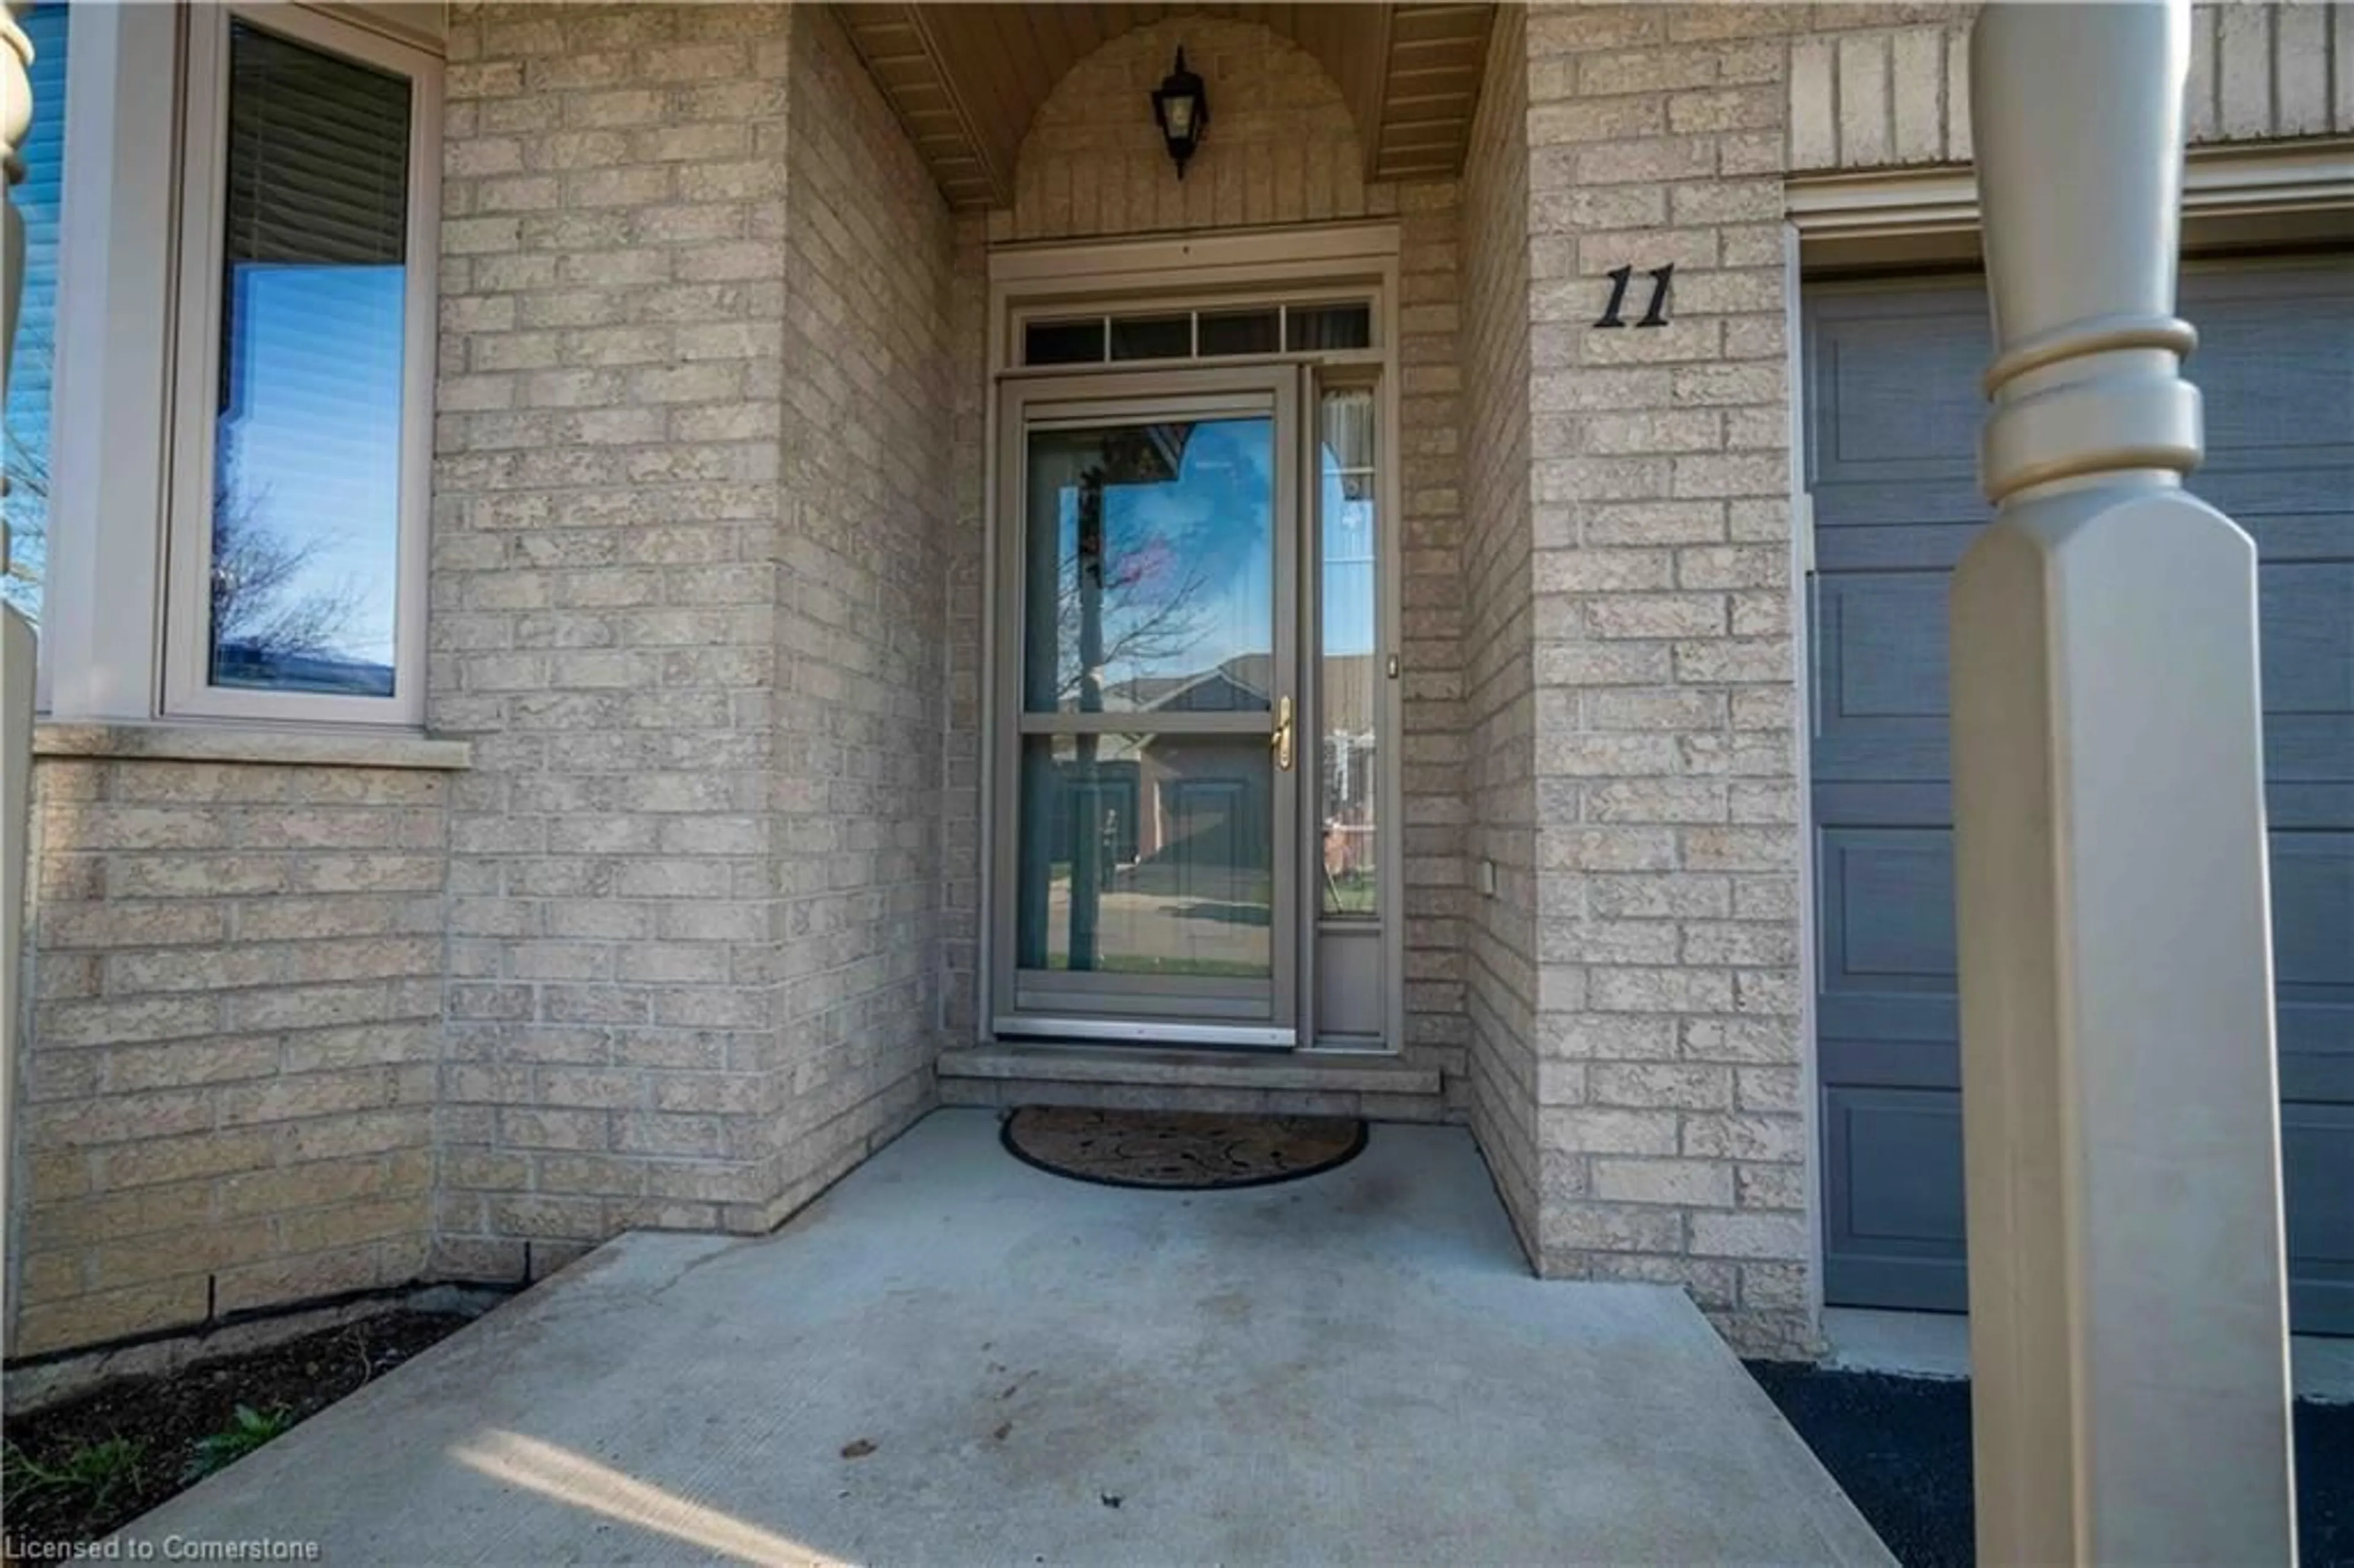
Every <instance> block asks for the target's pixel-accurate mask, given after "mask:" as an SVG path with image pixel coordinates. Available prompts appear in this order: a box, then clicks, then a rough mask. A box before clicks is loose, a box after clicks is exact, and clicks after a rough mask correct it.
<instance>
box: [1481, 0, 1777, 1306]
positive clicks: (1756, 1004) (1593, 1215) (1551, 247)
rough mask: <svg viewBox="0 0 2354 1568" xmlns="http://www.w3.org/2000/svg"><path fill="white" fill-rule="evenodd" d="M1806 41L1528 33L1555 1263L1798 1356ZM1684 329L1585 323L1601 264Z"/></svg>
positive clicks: (1737, 10)
mask: <svg viewBox="0 0 2354 1568" xmlns="http://www.w3.org/2000/svg"><path fill="white" fill-rule="evenodd" d="M1790 25H1791V23H1790V18H1789V17H1788V16H1787V15H1785V14H1783V13H1781V12H1777V11H1776V10H1774V9H1772V8H1768V7H1752V6H1661V7H1642V8H1628V7H1610V8H1573V7H1554V6H1547V7H1543V8H1539V9H1536V10H1534V11H1532V13H1531V15H1530V16H1529V23H1528V28H1529V32H1528V38H1529V46H1528V53H1529V60H1528V80H1529V97H1530V108H1529V122H1528V125H1529V142H1530V154H1529V165H1530V179H1529V183H1530V193H1529V222H1530V229H1531V238H1530V270H1531V274H1532V311H1531V325H1530V329H1529V347H1530V355H1531V361H1532V391H1531V402H1532V411H1533V412H1532V421H1533V423H1532V438H1533V439H1532V450H1531V458H1532V469H1531V481H1532V487H1533V492H1532V493H1533V512H1534V528H1533V544H1534V564H1533V569H1534V575H1535V580H1536V585H1537V593H1536V620H1535V637H1534V640H1535V665H1536V680H1535V684H1536V693H1535V705H1536V715H1537V728H1536V740H1535V774H1536V829H1537V863H1538V864H1539V865H1540V866H1541V867H1542V868H1543V871H1542V873H1541V875H1542V878H1543V883H1544V886H1543V890H1542V892H1541V895H1540V907H1541V910H1542V918H1541V924H1540V931H1539V938H1538V940H1539V946H1540V951H1541V954H1542V956H1543V963H1542V965H1541V968H1540V975H1539V980H1538V988H1539V991H1538V994H1539V998H1540V1004H1541V1005H1540V1014H1539V1018H1538V1022H1537V1028H1536V1034H1535V1040H1536V1049H1537V1053H1538V1055H1539V1058H1540V1059H1539V1063H1538V1068H1537V1081H1538V1086H1539V1092H1538V1097H1537V1100H1538V1108H1537V1121H1538V1140H1539V1145H1540V1149H1541V1150H1542V1155H1541V1158H1542V1161H1543V1171H1542V1176H1541V1186H1542V1188H1543V1193H1544V1199H1543V1206H1542V1210H1541V1214H1540V1221H1539V1224H1538V1255H1539V1264H1540V1266H1541V1267H1542V1268H1543V1271H1544V1272H1545V1273H1547V1274H1550V1275H1558V1276H1566V1277H1591V1278H1598V1279H1637V1280H1665V1281H1671V1282H1674V1283H1678V1284H1681V1285H1684V1286H1686V1287H1689V1288H1690V1289H1691V1291H1692V1293H1693V1295H1694V1296H1695V1297H1696V1298H1698V1299H1699V1301H1700V1302H1701V1303H1702V1306H1703V1307H1704V1308H1708V1309H1709V1310H1710V1311H1712V1313H1714V1314H1716V1315H1717V1316H1718V1317H1719V1318H1720V1319H1721V1320H1722V1321H1723V1322H1724V1323H1725V1324H1726V1325H1727V1327H1728V1328H1729V1329H1730V1330H1732V1331H1733V1333H1734V1338H1735V1340H1737V1342H1739V1343H1740V1344H1741V1345H1742V1346H1743V1347H1744V1348H1745V1349H1751V1350H1773V1349H1797V1348H1800V1347H1802V1346H1803V1345H1804V1344H1805V1343H1806V1342H1807V1341H1808V1339H1809V1338H1810V1336H1811V1335H1812V1333H1813V1327H1812V1315H1811V1312H1810V1311H1809V1309H1808V1302H1809V1282H1808V1268H1809V1266H1810V1263H1809V1260H1810V1259H1811V1257H1812V1255H1813V1244H1812V1238H1811V1234H1810V1233H1809V1231H1808V1215H1807V1212H1806V1198H1805V1174H1806V1168H1807V1160H1808V1119H1807V1116H1806V1113H1805V1108H1804V1107H1803V1105H1802V1102H1801V1097H1800V1092H1799V1085H1800V1045H1799V1030H1798V1020H1799V1007H1800V976H1799V972H1798V968H1797V900H1798V896H1799V889H1798V876H1797V871H1798V843H1797V786H1796V782H1795V779H1796V767H1797V730H1796V723H1797V704H1796V697H1797V693H1796V689H1795V686H1794V683H1793V679H1792V665H1791V634H1790V633H1791V602H1792V599H1791V581H1792V579H1791V552H1790V546H1789V503H1788V495H1789V454H1788V451H1787V446H1788V426H1787V387H1786V385H1785V382H1786V379H1787V377H1786V372H1785V358H1784V356H1785V354H1786V351H1787V344H1786V342H1785V334H1784V327H1783V313H1784V301H1783V273H1782V230H1781V219H1782V215H1783V205H1782V201H1783V198H1782V179H1781V168H1782V164H1783V147H1784V133H1785V127H1784V123H1783V121H1784V115H1785V110H1786V105H1787V89H1786V72H1787V69H1788V61H1789V41H1788V38H1787V37H1786V36H1784V34H1783V32H1782V29H1785V28H1787V26H1790ZM1669 262H1673V263H1675V265H1676V274H1675V295H1674V304H1673V310H1672V322H1671V324H1670V325H1668V326H1666V327H1663V328H1657V329H1649V330H1643V331H1636V330H1631V329H1630V330H1623V331H1617V332H1611V331H1597V330H1594V329H1593V328H1592V326H1591V323H1592V322H1593V321H1594V320H1595V318H1596V316H1597V315H1598V314H1599V313H1600V309H1601V305H1602V302H1603V300H1604V298H1605V297H1606V290H1607V287H1608V285H1607V283H1606V281H1605V279H1604V278H1603V276H1602V275H1603V274H1604V273H1605V272H1606V271H1607V270H1610V269H1613V268H1617V267H1621V266H1632V267H1634V268H1635V269H1636V270H1637V272H1638V277H1637V280H1636V281H1637V283H1638V286H1640V285H1643V284H1644V283H1645V282H1646V280H1644V279H1642V278H1641V277H1640V276H1639V274H1640V273H1641V272H1643V271H1646V270H1649V269H1651V268H1654V267H1659V266H1662V265H1664V264H1666V263H1669Z"/></svg>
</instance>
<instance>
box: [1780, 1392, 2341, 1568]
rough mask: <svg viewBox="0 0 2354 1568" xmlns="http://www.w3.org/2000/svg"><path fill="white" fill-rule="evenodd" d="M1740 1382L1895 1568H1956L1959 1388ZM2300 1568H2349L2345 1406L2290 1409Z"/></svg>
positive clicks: (1962, 1508)
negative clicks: (1833, 1486)
mask: <svg viewBox="0 0 2354 1568" xmlns="http://www.w3.org/2000/svg"><path fill="white" fill-rule="evenodd" d="M1749 1372H1750V1374H1751V1375H1752V1376H1753V1377H1755V1378H1756V1380H1757V1382H1758V1383H1759V1384H1760V1386H1762V1387H1763V1388H1764V1389H1765V1392H1766V1393H1767V1394H1768V1395H1770V1396H1771V1397H1772V1399H1773V1401H1774V1403H1775V1404H1776V1405H1778V1406H1779V1407H1780V1408H1781V1411H1782V1414H1783V1416H1784V1418H1785V1419H1787V1421H1788V1422H1789V1423H1790V1425H1792V1426H1795V1427H1797V1431H1798V1436H1801V1437H1804V1438H1805V1439H1806V1440H1807V1446H1808V1447H1810V1448H1812V1449H1813V1450H1814V1451H1815V1457H1817V1458H1819V1459H1820V1460H1822V1462H1823V1467H1824V1468H1825V1469H1828V1470H1829V1471H1830V1473H1831V1474H1832V1475H1833V1476H1834V1477H1836V1478H1838V1480H1839V1483H1840V1486H1842V1487H1844V1488H1846V1489H1847V1494H1848V1496H1850V1497H1851V1498H1853V1499H1855V1505H1856V1507H1857V1508H1859V1509H1861V1510H1862V1511H1863V1517H1864V1518H1866V1519H1868V1520H1871V1521H1872V1528H1873V1529H1874V1530H1877V1531H1880V1536H1881V1539H1882V1540H1883V1541H1885V1542H1888V1548H1889V1550H1890V1551H1892V1552H1895V1553H1896V1556H1897V1559H1898V1561H1900V1562H1902V1563H1905V1564H1906V1565H1907V1568H1961V1565H1966V1564H1969V1563H1974V1562H1975V1561H1976V1560H1977V1552H1976V1551H1975V1550H1974V1548H1973V1545H1972V1542H1971V1536H1970V1385H1969V1384H1968V1383H1961V1382H1956V1381H1953V1380H1950V1379H1938V1378H1914V1377H1890V1376H1886V1375H1884V1374H1882V1373H1879V1372H1829V1371H1825V1370H1823V1369H1821V1368H1819V1367H1813V1366H1807V1365H1804V1364H1801V1363H1797V1362H1790V1361H1752V1362H1750V1363H1749ZM2296 1513H2297V1545H2298V1550H2299V1556H2300V1558H2301V1560H2302V1561H2303V1563H2304V1564H2305V1568H2354V1404H2310V1403H2300V1404H2298V1405H2297V1407H2296Z"/></svg>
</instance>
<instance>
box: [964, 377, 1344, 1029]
mask: <svg viewBox="0 0 2354 1568" xmlns="http://www.w3.org/2000/svg"><path fill="white" fill-rule="evenodd" d="M1000 408H1001V416H1002V427H1001V428H1002V434H1003V438H1004V446H1003V448H1002V450H1001V454H1000V469H999V472H1000V482H1001V491H1000V498H999V511H998V516H999V519H1000V529H1001V534H1002V535H1010V536H1007V537H1004V538H1003V539H1002V545H1003V547H1002V549H1001V551H1000V556H999V568H998V569H999V577H998V583H997V595H996V604H997V606H998V607H999V616H998V623H999V626H1000V628H1001V635H1000V637H999V640H998V647H997V652H996V664H997V673H996V680H997V711H998V715H999V722H998V726H997V727H998V730H999V736H998V742H999V744H998V745H997V747H996V748H995V763H994V766H995V768H996V773H995V785H996V789H995V799H996V801H997V809H996V828H995V832H996V835H997V841H998V848H997V854H996V876H995V878H994V884H995V889H994V891H995V896H994V900H993V903H994V908H993V910H992V915H993V917H994V929H993V931H992V951H993V953H994V955H995V959H994V968H995V974H994V976H993V980H994V982H995V984H994V988H993V989H994V991H995V998H996V1005H995V1011H996V1012H997V1015H998V1016H997V1032H998V1033H1001V1034H1009V1035H1034V1036H1040V1037H1046V1038H1055V1037H1060V1038H1073V1039H1097V1040H1150V1041H1165V1042H1169V1043H1172V1044H1232V1045H1257V1046H1276V1047H1281V1046H1288V1045H1292V1044H1297V1043H1298V1042H1299V1027H1300V1021H1299V974H1300V967H1299V962H1298V953H1299V947H1300V930H1301V925H1300V922H1301V908H1300V904H1299V895H1300V883H1301V872H1302V869H1303V867H1304V866H1305V864H1306V860H1305V857H1304V855H1303V854H1302V853H1301V842H1300V837H1299V814H1300V787H1299V779H1300V775H1301V772H1302V771H1303V768H1302V763H1303V761H1304V760H1309V759H1307V758H1304V755H1303V748H1302V736H1301V733H1300V725H1301V719H1302V711H1301V703H1302V700H1303V693H1302V690H1301V687H1300V683H1299V668H1300V666H1299V655H1298V646H1299V567H1298V562H1299V513H1300V506H1299V491H1300V485H1299V476H1298V469H1299V453H1300V451H1301V448H1302V442H1301V437H1300V434H1299V429H1298V420H1299V372H1298V370H1297V369H1296V368H1294V367H1292V366H1253V367H1241V366H1236V367H1232V368H1217V369H1202V370H1173V371H1162V372H1153V373H1146V374H1138V375H1119V376H1068V377H1056V378H1054V379H1039V380H1027V381H1017V382H1013V383H1009V384H1008V386H1007V388H1006V391H1005V394H1004V397H1003V401H1002V404H1001V406H1000Z"/></svg>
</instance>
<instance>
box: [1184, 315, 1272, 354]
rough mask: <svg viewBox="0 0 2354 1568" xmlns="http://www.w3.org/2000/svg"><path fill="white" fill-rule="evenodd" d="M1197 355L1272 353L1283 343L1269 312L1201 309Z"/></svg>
mask: <svg viewBox="0 0 2354 1568" xmlns="http://www.w3.org/2000/svg"><path fill="white" fill-rule="evenodd" d="M1200 330H1201V334H1202V338H1201V342H1202V346H1201V355H1202V357H1203V358H1204V359H1208V358H1210V357H1212V356H1214V355H1225V354H1273V353H1275V352H1276V351H1277V350H1278V349H1280V348H1282V346H1283V333H1282V328H1281V325H1280V323H1279V322H1278V319H1277V315H1276V313H1275V312H1273V311H1204V312H1203V313H1202V322H1201V329H1200Z"/></svg>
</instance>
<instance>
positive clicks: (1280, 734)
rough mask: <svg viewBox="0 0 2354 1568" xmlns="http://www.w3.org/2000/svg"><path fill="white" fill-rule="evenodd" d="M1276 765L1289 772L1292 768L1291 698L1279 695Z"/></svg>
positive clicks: (1275, 742)
mask: <svg viewBox="0 0 2354 1568" xmlns="http://www.w3.org/2000/svg"><path fill="white" fill-rule="evenodd" d="M1273 745H1274V747H1275V765H1276V766H1277V767H1278V768H1282V769H1283V770H1284V771H1285V772H1287V773H1288V772H1289V771H1290V770H1291V699H1290V698H1289V697H1278V698H1277V699H1276V703H1275V739H1274V741H1273Z"/></svg>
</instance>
